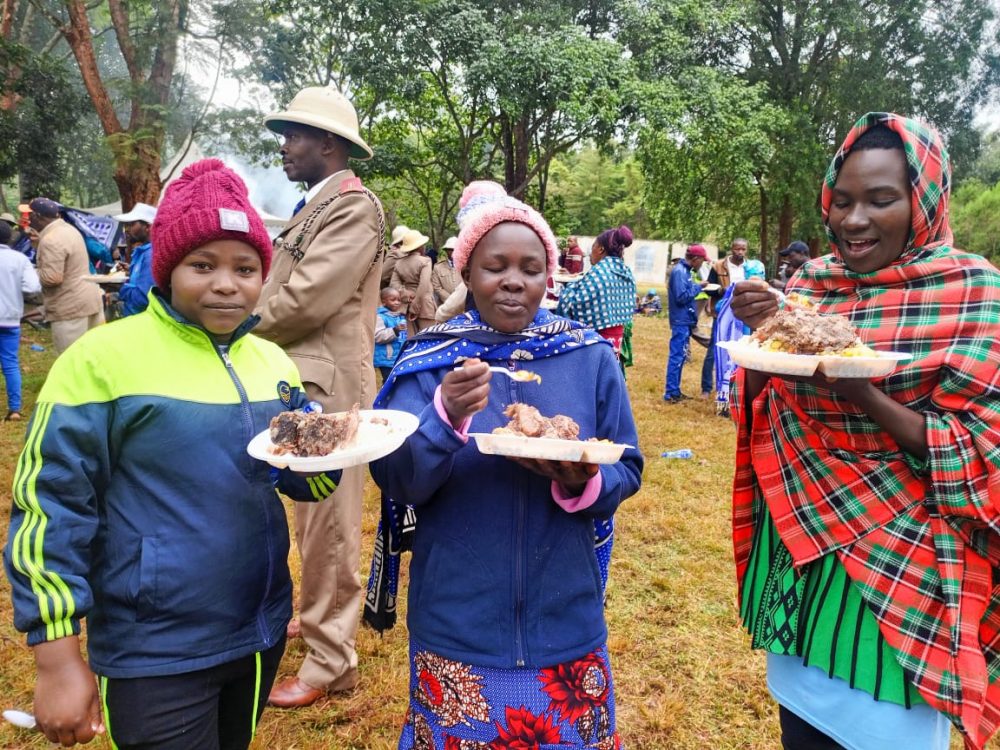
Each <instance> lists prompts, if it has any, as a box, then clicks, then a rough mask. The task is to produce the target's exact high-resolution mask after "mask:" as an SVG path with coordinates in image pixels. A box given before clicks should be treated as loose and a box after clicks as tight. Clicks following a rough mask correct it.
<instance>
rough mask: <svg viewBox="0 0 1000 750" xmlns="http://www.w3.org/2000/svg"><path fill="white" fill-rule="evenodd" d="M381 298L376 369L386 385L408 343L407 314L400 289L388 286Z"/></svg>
mask: <svg viewBox="0 0 1000 750" xmlns="http://www.w3.org/2000/svg"><path fill="white" fill-rule="evenodd" d="M379 296H380V298H381V300H382V305H381V307H379V308H378V310H376V311H375V367H376V368H377V369H378V371H379V372H380V373H381V374H382V382H383V383H384V382H385V381H386V379H387V378H388V377H389V371H390V370H392V366H393V365H394V364H395V363H396V357H398V356H399V350H400V349H402V348H403V342H404V341H406V314H405V313H403V312H402V310H403V300H402V298H401V297H400V296H399V290H398V289H396V288H394V287H391V286H387V287H385V288H384V289H383V290H382V291H381V292H380V293H379Z"/></svg>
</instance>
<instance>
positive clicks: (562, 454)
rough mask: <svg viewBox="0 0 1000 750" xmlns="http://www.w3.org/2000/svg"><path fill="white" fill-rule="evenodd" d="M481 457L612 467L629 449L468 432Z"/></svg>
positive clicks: (553, 439) (550, 439)
mask: <svg viewBox="0 0 1000 750" xmlns="http://www.w3.org/2000/svg"><path fill="white" fill-rule="evenodd" d="M469 437H473V438H475V439H476V446H477V447H478V448H479V452H480V453H488V454H490V455H493V456H513V457H515V458H542V459H549V460H550V461H581V462H583V463H588V464H614V463H618V460H619V459H620V458H621V457H622V453H624V452H625V449H626V448H631V447H632V446H631V445H623V444H622V443H597V442H588V441H586V440H558V439H556V438H532V437H525V436H524V435H506V434H504V433H499V434H498V433H494V432H470V433H469Z"/></svg>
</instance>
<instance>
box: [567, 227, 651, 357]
mask: <svg viewBox="0 0 1000 750" xmlns="http://www.w3.org/2000/svg"><path fill="white" fill-rule="evenodd" d="M631 244H632V230H631V229H629V228H628V227H627V226H625V225H622V226H620V227H618V228H617V229H605V230H604V231H603V232H601V233H600V234H599V235H598V236H597V239H596V240H594V244H593V247H591V249H590V270H589V271H587V274H586V275H585V276H584V277H583V278H582V279H580V280H579V281H573V282H570V283H568V284H567V285H566V286H564V287H563V289H562V293H561V294H560V295H559V306H558V307H557V308H556V314H557V315H562V316H564V317H566V318H570V319H571V320H576V321H579V322H580V323H583V324H584V325H588V326H590V327H592V328H593V329H594V330H595V331H597V332H598V333H599V334H601V336H603V337H604V338H606V339H607V340H608V341H610V342H611V345H612V346H613V347H614V349H615V354H617V355H618V356H619V358H620V357H621V355H622V343H623V341H624V339H625V331H626V328H628V327H630V326H631V323H632V315H633V313H634V312H635V277H634V276H633V275H632V270H631V269H630V268H629V267H628V266H626V265H625V260H624V259H623V258H622V255H623V254H624V252H625V248H626V247H628V246H629V245H631Z"/></svg>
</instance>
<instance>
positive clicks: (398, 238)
mask: <svg viewBox="0 0 1000 750" xmlns="http://www.w3.org/2000/svg"><path fill="white" fill-rule="evenodd" d="M409 231H410V229H409V227H406V226H404V225H402V224H400V225H399V226H398V227H396V228H395V229H393V230H392V237H391V238H390V239H389V252H388V253H386V256H385V260H383V261H382V282H381V287H382V288H385V287H387V286H389V284H390V282H391V281H392V272H393V270H395V268H396V263H397V262H398V261H399V259H400V258H402V257H403V253H401V252H400V251H399V248H400V247H402V245H403V237H405V236H406V233H407V232H409Z"/></svg>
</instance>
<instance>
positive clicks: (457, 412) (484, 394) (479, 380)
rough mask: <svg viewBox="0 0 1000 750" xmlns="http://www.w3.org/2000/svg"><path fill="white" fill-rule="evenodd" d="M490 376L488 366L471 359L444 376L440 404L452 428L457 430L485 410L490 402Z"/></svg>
mask: <svg viewBox="0 0 1000 750" xmlns="http://www.w3.org/2000/svg"><path fill="white" fill-rule="evenodd" d="M491 375H492V373H491V372H490V368H489V365H487V364H486V363H485V362H482V361H480V360H478V359H475V358H472V359H467V360H465V362H463V363H462V367H461V368H459V369H457V370H452V371H451V372H449V373H448V374H447V375H445V376H444V380H442V381H441V402H442V403H443V404H444V410H445V411H446V412H447V413H448V419H450V420H451V424H452V427H455V428H457V427H458V426H459V425H460V424H462V422H463V421H465V419H466V418H468V417H471V416H472V415H473V414H476V413H477V412H481V411H482V410H483V409H485V408H486V404H487V403H488V402H489V400H490V376H491Z"/></svg>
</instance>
